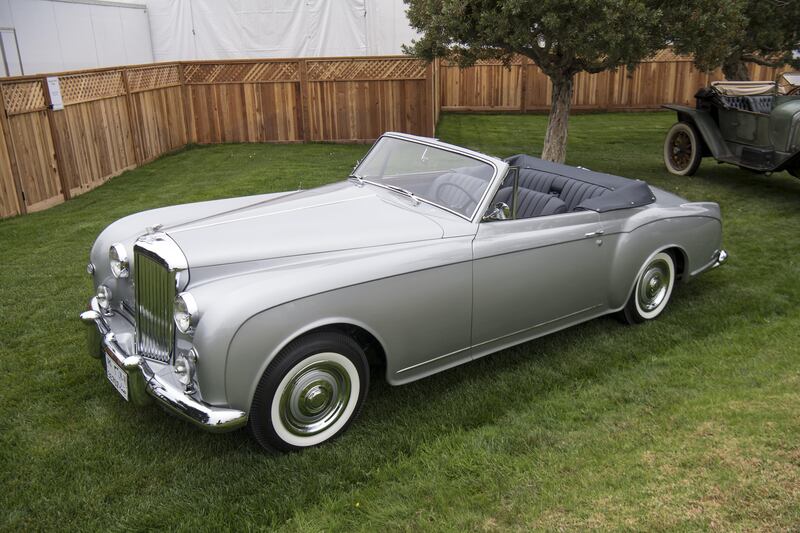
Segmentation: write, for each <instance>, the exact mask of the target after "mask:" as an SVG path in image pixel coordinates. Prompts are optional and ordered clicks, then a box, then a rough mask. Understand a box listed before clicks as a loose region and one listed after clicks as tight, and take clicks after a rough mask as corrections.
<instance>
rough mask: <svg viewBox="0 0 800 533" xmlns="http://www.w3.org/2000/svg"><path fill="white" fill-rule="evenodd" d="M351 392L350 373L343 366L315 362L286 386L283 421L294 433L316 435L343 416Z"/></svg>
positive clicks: (281, 404) (283, 398)
mask: <svg viewBox="0 0 800 533" xmlns="http://www.w3.org/2000/svg"><path fill="white" fill-rule="evenodd" d="M350 391H351V383H350V376H349V374H348V373H347V371H346V370H345V369H344V368H343V367H342V366H341V365H339V364H338V363H335V362H332V361H317V362H314V363H312V364H310V365H308V366H306V367H304V368H303V369H301V370H300V371H299V372H297V373H296V374H295V375H294V376H293V377H292V379H291V380H290V381H289V382H288V383H287V384H286V387H285V388H284V389H283V392H282V394H281V402H280V416H281V421H282V422H283V425H284V426H285V427H286V429H288V430H289V431H290V432H291V433H293V434H294V435H299V436H303V437H307V436H310V435H315V434H317V433H319V432H321V431H324V430H325V429H327V428H329V427H330V426H331V425H332V424H334V423H335V422H336V421H337V420H338V419H339V417H340V416H341V415H342V413H343V412H344V410H345V408H346V407H347V403H348V401H349V399H350Z"/></svg>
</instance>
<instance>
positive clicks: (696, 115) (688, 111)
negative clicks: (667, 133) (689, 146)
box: [662, 104, 732, 159]
mask: <svg viewBox="0 0 800 533" xmlns="http://www.w3.org/2000/svg"><path fill="white" fill-rule="evenodd" d="M662 107H664V108H666V109H671V110H673V111H675V112H676V113H677V114H678V120H679V121H681V122H688V123H689V124H692V125H694V127H695V129H697V132H698V133H699V134H700V137H702V139H703V142H704V143H705V146H704V150H703V152H704V153H703V155H711V156H713V157H714V158H715V159H728V158H731V157H732V155H731V153H730V150H728V145H727V144H725V139H723V138H722V133H720V131H719V127H718V126H717V124H716V122H714V119H713V118H712V117H711V114H710V113H709V112H708V111H702V110H699V109H694V108H692V107H687V106H683V105H672V104H670V105H665V106H662Z"/></svg>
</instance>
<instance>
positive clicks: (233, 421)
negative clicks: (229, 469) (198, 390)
mask: <svg viewBox="0 0 800 533" xmlns="http://www.w3.org/2000/svg"><path fill="white" fill-rule="evenodd" d="M89 307H90V309H89V310H88V311H84V312H83V313H81V315H80V317H81V320H82V321H83V323H84V324H86V326H87V329H88V333H89V339H88V340H89V354H90V355H91V356H92V357H95V358H97V359H101V360H102V361H103V364H104V365H105V359H103V355H104V354H106V355H108V356H109V357H110V358H111V359H113V360H114V362H115V363H117V364H118V365H119V366H120V368H122V369H123V370H124V371H125V373H126V374H127V376H128V397H129V398H130V401H131V403H133V404H135V405H139V406H141V405H147V404H149V403H151V402H152V401H153V400H155V401H156V403H157V404H159V405H160V406H161V407H163V408H164V409H166V410H167V411H169V412H170V413H172V414H174V415H176V416H178V417H179V418H182V419H184V420H187V421H189V422H191V423H193V424H194V425H196V426H198V427H200V428H202V429H204V430H206V431H211V432H215V433H222V432H225V431H233V430H235V429H238V428H240V427H242V426H244V425H245V424H246V423H247V413H245V412H244V411H239V410H237V409H226V408H220V407H213V406H210V405H208V404H205V403H203V402H201V401H198V400H196V399H195V398H193V397H192V396H191V395H189V394H187V393H185V392H184V391H182V390H181V389H179V388H177V387H175V386H174V385H172V384H171V383H167V382H165V381H164V380H163V379H161V378H160V377H159V376H158V375H156V373H155V372H154V370H153V368H152V367H151V365H150V364H149V363H148V361H147V360H146V359H145V358H143V357H140V356H138V355H128V354H127V353H125V350H124V349H123V348H122V346H120V344H119V343H118V342H117V339H116V337H115V335H114V332H113V331H111V328H110V327H109V325H108V324H107V323H106V320H105V319H104V317H103V314H102V312H101V311H100V307H99V306H98V305H97V300H96V299H95V298H92V300H91V301H90V304H89Z"/></svg>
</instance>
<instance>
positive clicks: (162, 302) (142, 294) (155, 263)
mask: <svg viewBox="0 0 800 533" xmlns="http://www.w3.org/2000/svg"><path fill="white" fill-rule="evenodd" d="M134 272H135V275H136V280H135V283H136V349H137V352H138V353H139V355H142V356H144V357H149V358H151V359H155V360H157V361H163V362H169V360H170V358H171V356H172V348H173V345H174V342H175V331H174V323H173V321H172V306H173V302H174V300H175V272H170V270H169V269H168V268H167V267H166V266H165V265H164V263H163V262H162V261H161V260H160V258H158V257H157V256H151V255H150V254H149V253H148V252H147V251H146V250H142V249H141V248H139V247H135V248H134Z"/></svg>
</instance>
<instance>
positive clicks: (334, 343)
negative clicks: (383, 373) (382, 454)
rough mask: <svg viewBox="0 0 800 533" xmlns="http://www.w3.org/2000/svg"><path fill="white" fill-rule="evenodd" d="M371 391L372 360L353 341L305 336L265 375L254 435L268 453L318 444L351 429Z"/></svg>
mask: <svg viewBox="0 0 800 533" xmlns="http://www.w3.org/2000/svg"><path fill="white" fill-rule="evenodd" d="M368 387H369V365H368V363H367V358H366V356H365V355H364V351H363V350H362V349H361V348H360V347H359V346H358V344H357V343H356V342H355V341H354V340H353V339H351V338H350V337H347V336H345V335H342V334H340V333H334V332H320V333H314V334H311V335H309V336H307V337H303V338H300V339H298V340H296V341H294V342H292V343H291V344H289V345H288V346H287V347H286V348H284V349H283V350H282V351H281V353H280V354H278V356H277V357H276V358H275V360H274V361H273V362H272V363H271V364H270V365H269V367H268V368H267V370H266V371H265V372H264V375H263V376H262V377H261V381H260V382H259V384H258V388H257V389H256V393H255V396H254V397H253V404H252V406H251V409H250V417H249V420H250V431H251V433H252V434H253V436H254V437H255V439H256V441H258V443H259V444H260V445H261V446H263V447H264V448H267V449H275V450H280V451H294V450H300V449H303V448H308V447H310V446H317V445H319V444H322V443H324V442H327V441H329V440H332V439H334V438H336V437H338V436H339V435H341V434H342V433H343V432H344V431H345V430H346V429H347V427H348V426H349V425H350V424H351V423H352V421H353V420H354V419H355V418H356V417H357V416H358V413H359V411H360V410H361V406H362V405H363V403H364V398H365V397H366V395H367V388H368Z"/></svg>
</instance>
